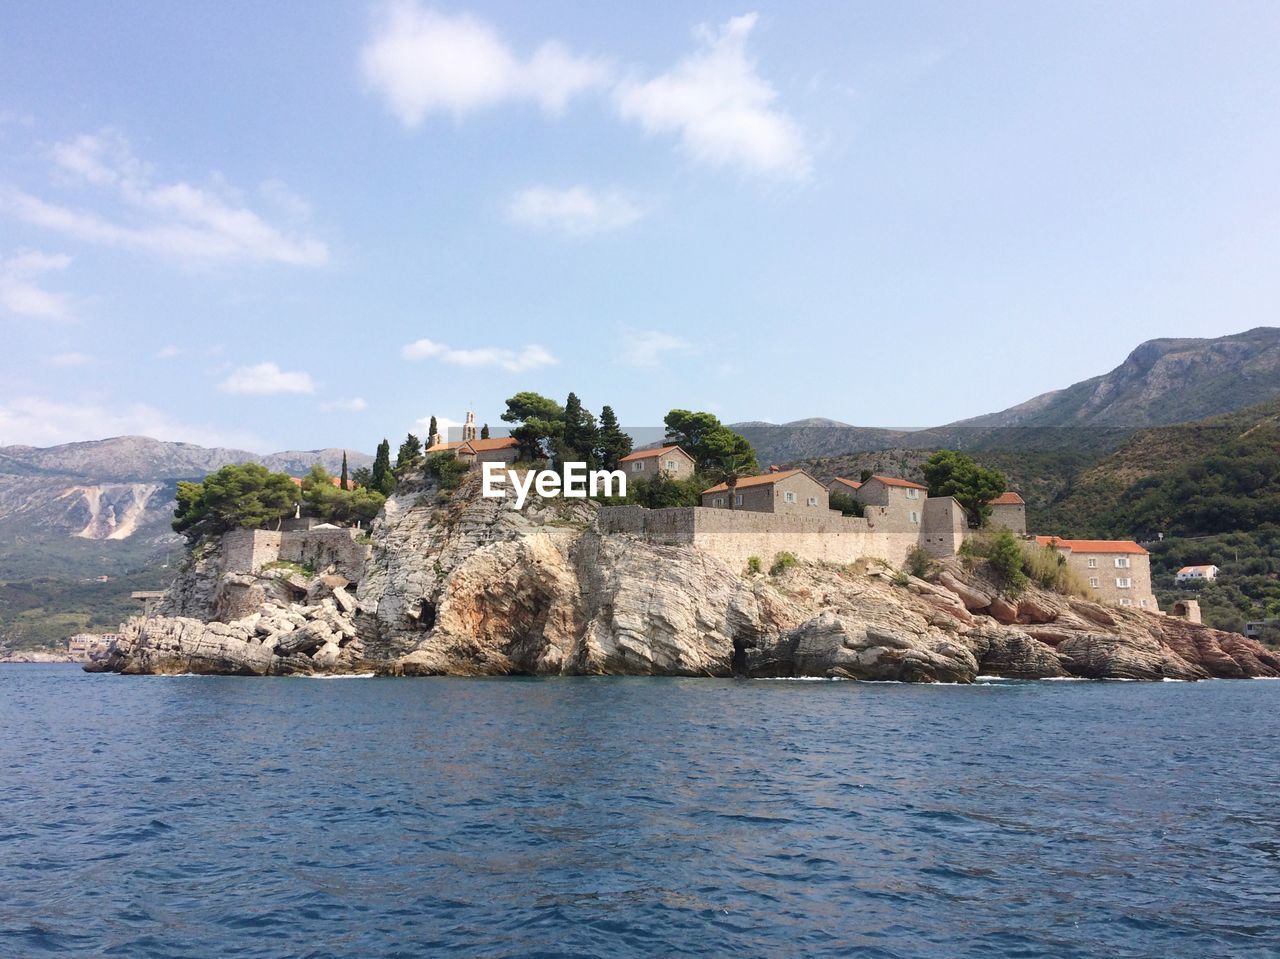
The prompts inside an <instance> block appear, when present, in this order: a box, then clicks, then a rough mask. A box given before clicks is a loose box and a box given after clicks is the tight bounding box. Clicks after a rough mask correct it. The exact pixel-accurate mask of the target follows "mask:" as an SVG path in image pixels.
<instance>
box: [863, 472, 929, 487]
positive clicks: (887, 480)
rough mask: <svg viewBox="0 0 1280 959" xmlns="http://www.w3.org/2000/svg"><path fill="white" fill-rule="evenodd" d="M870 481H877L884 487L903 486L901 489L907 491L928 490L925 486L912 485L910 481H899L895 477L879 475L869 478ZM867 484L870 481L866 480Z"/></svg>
mask: <svg viewBox="0 0 1280 959" xmlns="http://www.w3.org/2000/svg"><path fill="white" fill-rule="evenodd" d="M871 479H875V480H879V481H880V482H881V483H884V485H885V486H903V487H906V488H907V489H924V490H927V489H928V488H929V487H927V486H921V485H920V484H919V483H913V482H911V480H904V479H900V478H898V477H897V476H881V475H880V474H879V473H877V474H876V475H875V476H873V477H871ZM868 482H870V480H868Z"/></svg>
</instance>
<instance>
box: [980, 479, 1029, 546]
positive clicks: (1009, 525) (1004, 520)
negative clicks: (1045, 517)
mask: <svg viewBox="0 0 1280 959" xmlns="http://www.w3.org/2000/svg"><path fill="white" fill-rule="evenodd" d="M987 505H988V506H990V507H991V518H990V520H989V522H990V525H991V526H994V527H996V528H997V529H1007V530H1009V531H1010V532H1011V533H1013V535H1014V536H1026V535H1027V504H1026V502H1025V501H1024V500H1023V499H1022V497H1021V496H1019V495H1018V494H1017V493H1015V492H1013V491H1012V490H1010V491H1009V492H1007V493H1001V494H1000V495H999V496H997V497H996V498H995V499H993V500H988V501H987Z"/></svg>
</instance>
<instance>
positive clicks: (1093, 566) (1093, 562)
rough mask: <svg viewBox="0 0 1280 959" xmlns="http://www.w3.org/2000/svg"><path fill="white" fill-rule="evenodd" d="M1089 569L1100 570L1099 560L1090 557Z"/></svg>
mask: <svg viewBox="0 0 1280 959" xmlns="http://www.w3.org/2000/svg"><path fill="white" fill-rule="evenodd" d="M1089 568H1090V569H1097V568H1098V560H1097V559H1096V558H1095V557H1093V556H1090V557H1089Z"/></svg>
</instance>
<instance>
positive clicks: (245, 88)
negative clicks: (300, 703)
mask: <svg viewBox="0 0 1280 959" xmlns="http://www.w3.org/2000/svg"><path fill="white" fill-rule="evenodd" d="M1277 49H1280V5H1277V4H1275V3H1273V2H1269V0H1265V2H1254V3H1238V2H1217V0H1215V2H1203V3H1185V2H1160V3H1142V2H1126V3H1123V4H1117V3H1089V2H1071V3H1050V2H1040V3H1035V4H1013V3H990V4H989V3H956V2H940V3H903V4H883V3H872V2H858V3H855V2H849V3H841V4H821V3H812V2H789V3H778V4H772V5H769V4H758V3H736V4H734V3H718V2H716V3H694V2H690V3H679V4H676V3H670V4H626V5H624V4H599V3H587V2H577V3H569V2H540V3H538V4H526V3H473V4H466V5H455V4H449V5H439V6H436V5H428V4H426V3H419V2H416V0H401V2H393V3H383V2H376V3H367V2H348V3H337V2H335V3H323V4H317V3H311V2H286V0H279V2H273V3H270V4H261V3H256V2H247V0H220V2H217V3H213V2H207V3H202V4H197V3H183V4H173V3H168V2H162V0H151V2H128V0H122V2H119V3H112V4H103V3H97V2H83V3H67V2H59V0H46V2H42V3H38V4H16V3H11V4H6V5H4V7H3V9H0V334H2V335H3V347H0V446H3V445H9V444H30V445H37V446H47V445H53V444H57V443H63V442H70V441H76V440H87V439H98V438H103V437H107V436H115V435H122V434H143V435H150V436H155V437H157V438H160V439H168V440H185V441H189V442H195V443H201V444H204V445H222V446H235V447H240V448H245V449H250V450H254V451H256V452H266V451H270V450H275V449H311V448H318V447H329V446H342V447H348V448H351V449H359V450H364V451H372V449H373V447H374V446H375V445H376V443H377V442H378V440H379V439H381V438H382V437H383V436H388V437H390V438H392V439H393V440H396V439H398V438H402V437H403V436H404V434H405V433H406V432H408V431H410V430H413V431H415V432H417V433H419V434H420V435H422V434H424V433H425V421H426V418H427V417H429V416H431V415H435V416H437V417H439V418H440V420H441V421H442V422H443V423H445V424H448V423H456V422H458V421H460V420H461V419H462V418H463V414H464V412H465V411H466V410H467V409H474V410H475V411H476V415H477V419H478V420H480V421H481V422H485V421H487V422H490V423H492V424H494V425H495V426H496V425H498V424H499V415H500V413H501V411H502V410H503V408H504V403H503V400H504V399H505V398H506V397H508V396H510V395H512V394H513V393H515V392H517V391H519V390H534V391H537V392H540V393H543V394H546V395H548V396H552V397H555V398H557V399H560V400H563V398H564V397H565V396H566V395H567V393H568V392H569V391H571V390H572V391H575V392H577V393H578V395H579V396H580V397H581V398H582V400H583V402H584V403H585V404H586V405H587V407H588V408H590V409H593V410H595V411H597V412H598V411H599V409H600V407H601V406H602V405H604V404H610V405H612V406H613V407H614V408H615V410H617V412H618V415H619V417H620V418H621V420H622V422H623V424H624V425H629V426H635V427H642V426H653V425H657V424H660V423H661V421H662V417H663V415H664V414H665V413H666V411H667V410H669V409H671V408H673V407H681V408H689V409H703V410H709V411H712V412H714V413H716V414H717V415H719V416H720V417H721V418H722V419H723V420H725V421H726V422H733V421H743V420H769V421H773V422H784V421H788V420H793V419H798V418H802V417H809V416H824V417H830V418H833V419H837V420H841V421H844V422H847V423H853V424H856V425H860V426H891V427H912V426H929V425H936V424H941V423H945V422H950V421H953V420H957V419H961V418H964V417H968V416H974V415H979V414H982V413H986V412H991V411H995V410H999V409H1003V408H1005V407H1008V406H1011V405H1013V404H1015V403H1018V402H1021V401H1023V400H1025V399H1028V398H1030V397H1031V396H1033V395H1036V394H1038V393H1041V392H1044V391H1046V390H1050V389H1056V388H1061V387H1064V386H1067V385H1070V384H1071V383H1073V382H1076V381H1078V380H1081V379H1085V378H1087V377H1089V376H1094V375H1097V374H1099V373H1103V372H1106V371H1107V370H1109V369H1111V368H1112V367H1114V366H1115V365H1117V364H1118V363H1119V362H1120V361H1121V360H1123V359H1124V357H1125V356H1126V355H1127V354H1128V352H1129V351H1130V350H1131V349H1132V348H1133V347H1134V346H1136V345H1137V344H1138V343H1140V342H1142V341H1143V340H1146V339H1150V338H1153V337H1159V336H1220V335H1224V334H1227V333H1232V332H1238V331H1241V330H1246V329H1249V328H1251V327H1255V326H1260V325H1277V311H1276V303H1277V300H1278V299H1280V176H1277V170H1280V57H1277V56H1276V50H1277Z"/></svg>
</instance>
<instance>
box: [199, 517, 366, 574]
mask: <svg viewBox="0 0 1280 959" xmlns="http://www.w3.org/2000/svg"><path fill="white" fill-rule="evenodd" d="M359 535H360V530H356V529H338V528H329V529H306V530H287V531H285V532H279V531H276V530H265V529H236V530H232V531H231V532H229V533H226V534H225V535H224V536H223V537H222V568H221V573H222V575H224V576H225V575H227V574H230V573H257V572H259V571H261V569H262V567H264V566H266V565H268V564H269V563H274V562H277V561H279V560H284V561H286V562H289V563H297V564H298V565H299V566H310V567H313V568H315V569H317V570H325V569H328V568H329V567H330V566H332V567H334V570H335V572H337V573H338V575H340V576H345V577H346V578H347V579H349V580H351V581H352V582H359V581H360V577H361V575H362V574H363V573H364V563H365V560H366V559H367V558H368V555H369V547H368V546H366V545H363V544H361V543H357V542H356V537H357V536H359Z"/></svg>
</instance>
